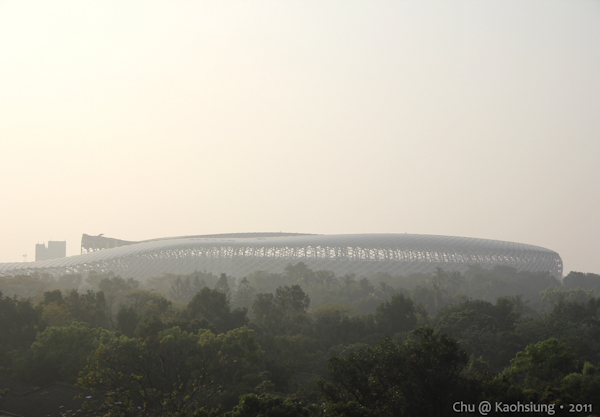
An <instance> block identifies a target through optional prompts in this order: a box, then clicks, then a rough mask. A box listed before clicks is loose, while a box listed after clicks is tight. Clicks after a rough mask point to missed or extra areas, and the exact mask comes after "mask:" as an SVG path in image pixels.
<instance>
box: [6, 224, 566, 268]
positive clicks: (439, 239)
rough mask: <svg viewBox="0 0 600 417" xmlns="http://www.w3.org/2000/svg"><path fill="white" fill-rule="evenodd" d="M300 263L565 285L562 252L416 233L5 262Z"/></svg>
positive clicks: (101, 246) (164, 246)
mask: <svg viewBox="0 0 600 417" xmlns="http://www.w3.org/2000/svg"><path fill="white" fill-rule="evenodd" d="M296 262H304V263H306V264H307V265H308V266H309V267H311V268H312V269H327V270H332V271H333V272H335V273H336V274H338V275H340V274H344V273H349V272H354V273H357V274H358V275H365V276H367V275H369V274H373V273H377V272H388V273H390V274H396V275H407V274H409V273H413V272H425V273H427V272H430V271H433V270H435V268H436V267H441V268H444V269H448V270H457V271H461V272H464V271H465V270H467V269H468V267H469V266H470V265H476V264H479V265H481V266H482V267H483V268H491V267H493V266H496V265H504V266H511V267H514V268H516V269H517V270H518V271H522V270H525V271H532V272H542V271H548V272H550V274H552V275H553V276H555V277H556V278H559V279H560V278H562V260H561V258H560V256H559V255H558V253H556V252H554V251H552V250H549V249H546V248H542V247H539V246H533V245H527V244H523V243H515V242H507V241H500V240H489V239H478V238H467V237H455V236H437V235H417V234H345V235H318V234H302V233H228V234H212V235H195V236H182V237H171V238H159V239H151V240H145V241H140V242H134V241H125V240H119V239H113V238H108V237H104V236H90V235H85V234H84V235H83V237H82V254H80V255H75V256H70V257H67V258H59V259H50V260H45V261H39V262H16V263H3V264H0V274H3V275H18V274H32V273H50V274H52V275H62V274H69V273H82V274H86V273H87V272H89V271H92V270H95V271H97V272H108V271H112V272H114V273H116V274H119V275H121V276H126V277H129V276H131V277H134V278H136V279H144V278H149V277H151V276H157V275H161V274H163V273H191V272H194V271H195V270H204V271H207V272H214V273H221V272H225V273H227V274H228V275H234V276H237V277H241V276H245V275H247V274H249V273H251V272H254V271H257V270H265V271H268V272H281V271H282V270H283V268H284V267H285V265H287V264H288V263H296Z"/></svg>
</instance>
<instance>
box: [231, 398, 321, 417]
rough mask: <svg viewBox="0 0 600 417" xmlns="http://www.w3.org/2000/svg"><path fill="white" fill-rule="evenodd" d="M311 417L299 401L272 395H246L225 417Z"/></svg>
mask: <svg viewBox="0 0 600 417" xmlns="http://www.w3.org/2000/svg"><path fill="white" fill-rule="evenodd" d="M263 416H264V417H266V416H277V417H310V416H311V412H310V410H309V409H308V408H306V407H304V406H303V405H302V403H301V402H300V401H299V400H296V399H293V398H282V397H278V396H274V395H270V394H262V395H260V396H258V395H256V394H246V395H242V396H241V397H240V402H239V404H238V405H237V406H235V408H234V409H233V410H232V411H230V412H228V413H225V417H263Z"/></svg>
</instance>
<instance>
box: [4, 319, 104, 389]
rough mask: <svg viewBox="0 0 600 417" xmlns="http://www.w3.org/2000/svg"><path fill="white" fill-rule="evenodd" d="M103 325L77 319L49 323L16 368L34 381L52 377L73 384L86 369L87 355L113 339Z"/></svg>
mask: <svg viewBox="0 0 600 417" xmlns="http://www.w3.org/2000/svg"><path fill="white" fill-rule="evenodd" d="M111 338H112V334H111V333H110V332H108V331H107V330H104V329H93V328H91V327H90V326H89V325H88V324H87V323H82V322H75V323H72V324H71V325H70V326H67V327H48V328H46V329H45V330H44V331H43V332H41V333H38V335H37V338H36V340H35V342H34V343H33V344H32V345H31V347H30V348H29V350H28V351H27V352H26V353H25V354H24V355H23V356H21V357H20V358H19V360H17V363H16V365H15V372H16V373H17V374H18V375H19V376H20V377H21V378H22V379H23V380H25V381H27V382H29V383H31V384H34V385H38V386H39V385H45V384H49V383H50V382H53V381H61V382H66V383H69V384H73V383H75V382H76V381H77V375H78V374H79V372H80V371H81V370H83V369H84V367H85V365H86V361H87V358H88V356H89V355H90V354H91V353H92V352H93V351H94V350H96V349H97V348H98V347H99V346H100V344H101V343H107V342H108V341H109V340H111Z"/></svg>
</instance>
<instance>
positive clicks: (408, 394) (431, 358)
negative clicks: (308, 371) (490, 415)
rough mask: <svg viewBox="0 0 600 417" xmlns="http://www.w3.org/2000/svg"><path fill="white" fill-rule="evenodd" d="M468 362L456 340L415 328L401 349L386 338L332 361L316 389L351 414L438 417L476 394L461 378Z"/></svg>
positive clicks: (426, 329) (427, 329)
mask: <svg viewBox="0 0 600 417" xmlns="http://www.w3.org/2000/svg"><path fill="white" fill-rule="evenodd" d="M468 362H469V358H468V355H467V354H466V353H465V352H464V351H462V350H461V349H460V347H459V345H458V343H457V342H456V340H454V339H453V338H451V337H449V336H446V335H438V334H435V333H434V332H433V329H431V328H420V329H417V330H415V331H414V332H413V333H412V340H411V341H409V342H407V343H405V344H402V345H400V344H397V343H394V342H393V341H392V340H391V339H389V338H385V339H382V340H381V341H380V342H379V343H378V344H377V346H375V347H374V348H367V349H363V350H359V351H356V352H354V353H351V354H350V355H348V356H346V357H345V358H337V357H336V358H332V359H331V360H330V361H329V363H328V369H329V373H330V380H329V381H325V380H323V379H321V380H320V381H319V384H320V386H321V389H322V392H323V394H324V395H325V397H326V398H327V399H328V400H329V401H330V404H337V405H339V404H350V403H351V402H355V403H357V404H358V406H357V407H354V408H355V409H357V410H361V409H363V410H371V411H376V412H378V413H379V414H378V415H381V416H397V415H402V416H439V415H445V414H448V410H452V408H451V406H452V404H453V402H455V401H461V400H462V401H465V402H468V401H469V399H471V400H474V399H475V398H474V396H475V395H476V393H477V390H476V389H473V387H472V386H471V385H470V383H469V381H467V380H466V379H465V378H464V377H463V376H461V373H462V372H463V370H464V369H465V368H466V366H467V363H468ZM328 407H329V405H328ZM357 415H358V414H357ZM364 415H368V414H364Z"/></svg>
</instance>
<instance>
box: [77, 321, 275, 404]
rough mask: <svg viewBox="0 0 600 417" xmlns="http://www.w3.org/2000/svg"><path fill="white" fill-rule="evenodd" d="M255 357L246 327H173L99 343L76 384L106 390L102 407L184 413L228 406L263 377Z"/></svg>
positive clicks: (258, 353)
mask: <svg viewBox="0 0 600 417" xmlns="http://www.w3.org/2000/svg"><path fill="white" fill-rule="evenodd" d="M261 356H262V350H261V349H260V346H259V345H258V343H256V340H255V337H254V332H253V331H252V330H250V329H248V328H247V327H242V328H239V329H235V330H232V331H230V332H228V333H223V334H219V335H215V334H213V333H212V332H210V331H209V330H200V331H199V332H198V333H188V332H184V331H182V330H181V329H180V328H179V327H174V328H172V329H169V330H165V331H162V332H160V333H159V334H158V336H157V337H156V338H155V339H146V340H142V339H129V338H127V337H125V336H122V337H120V338H118V339H114V340H112V341H111V342H110V343H107V344H105V345H103V346H101V347H100V349H98V351H97V352H96V353H95V354H94V356H93V357H92V358H91V360H90V363H89V365H88V367H86V370H85V372H84V373H83V374H82V377H81V378H80V379H79V382H78V384H79V385H80V386H82V387H84V388H89V389H94V390H99V391H102V392H106V393H108V398H107V401H106V403H105V407H106V409H112V410H121V411H122V412H133V411H134V410H135V412H137V413H141V415H146V414H150V415H166V414H168V413H184V412H188V413H189V412H192V411H194V410H197V409H205V410H206V409H210V408H213V407H218V406H221V405H223V404H227V405H230V406H232V405H233V401H235V400H236V399H237V397H238V396H239V395H240V394H241V393H242V392H244V391H246V392H247V391H248V390H251V389H253V388H254V386H256V385H257V384H259V383H260V382H262V381H263V379H262V377H261V376H260V373H259V372H258V367H257V363H258V362H259V360H260V358H261ZM138 407H139V408H140V409H141V410H140V411H138Z"/></svg>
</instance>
